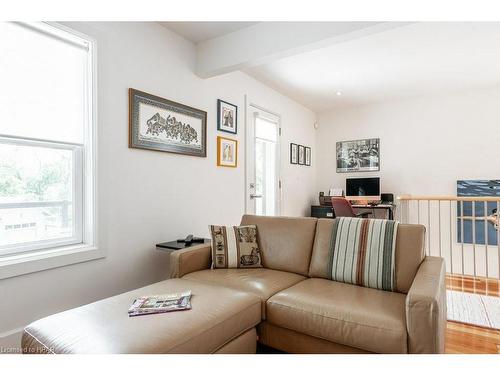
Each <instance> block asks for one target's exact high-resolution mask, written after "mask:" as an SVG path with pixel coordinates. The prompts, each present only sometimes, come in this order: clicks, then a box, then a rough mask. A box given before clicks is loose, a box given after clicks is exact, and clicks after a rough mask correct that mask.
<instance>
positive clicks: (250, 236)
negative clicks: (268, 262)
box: [209, 225, 262, 268]
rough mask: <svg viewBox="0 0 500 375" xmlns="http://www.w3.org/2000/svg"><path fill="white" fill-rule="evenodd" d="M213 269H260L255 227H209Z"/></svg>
mask: <svg viewBox="0 0 500 375" xmlns="http://www.w3.org/2000/svg"><path fill="white" fill-rule="evenodd" d="M209 229H210V233H211V235H212V265H213V268H259V267H262V265H261V260H260V250H259V245H258V243H257V227H256V226H255V225H242V226H239V227H224V226H219V225H210V226H209Z"/></svg>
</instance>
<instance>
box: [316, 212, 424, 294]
mask: <svg viewBox="0 0 500 375" xmlns="http://www.w3.org/2000/svg"><path fill="white" fill-rule="evenodd" d="M333 222H334V221H333V220H331V219H319V220H318V223H317V226H316V236H315V240H314V247H313V253H312V258H311V266H310V268H309V276H310V277H321V278H324V279H329V278H330V276H329V275H328V260H329V257H330V253H329V251H330V241H331V237H332V228H333ZM424 245H425V227H424V226H423V225H415V224H399V226H398V233H397V237H396V254H395V258H396V259H395V275H396V280H395V281H396V285H395V287H394V290H395V291H396V292H400V293H408V290H409V289H410V287H411V284H412V282H413V279H414V278H415V275H416V273H417V270H418V267H419V266H420V263H422V261H423V260H424V257H425V248H424Z"/></svg>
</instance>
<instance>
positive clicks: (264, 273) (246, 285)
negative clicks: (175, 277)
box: [183, 268, 305, 319]
mask: <svg viewBox="0 0 500 375" xmlns="http://www.w3.org/2000/svg"><path fill="white" fill-rule="evenodd" d="M183 279H187V280H193V281H198V282H202V283H205V284H212V285H223V286H225V287H228V288H232V289H237V290H241V291H244V292H248V293H252V294H254V295H256V296H258V297H259V298H260V299H261V301H262V319H265V316H266V301H267V300H268V299H269V297H271V296H272V295H274V294H276V293H278V292H280V291H282V290H283V289H286V288H289V287H291V286H292V285H295V284H297V283H298V282H300V281H302V280H305V277H304V276H301V275H297V274H295V273H290V272H283V271H275V270H270V269H267V268H253V269H212V270H203V271H197V272H192V273H189V274H187V275H185V276H184V277H183Z"/></svg>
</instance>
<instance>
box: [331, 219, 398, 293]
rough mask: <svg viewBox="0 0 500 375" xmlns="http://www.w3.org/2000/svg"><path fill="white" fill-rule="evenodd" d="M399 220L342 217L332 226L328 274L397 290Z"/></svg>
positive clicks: (364, 284) (362, 283) (336, 278)
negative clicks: (396, 270) (396, 266)
mask: <svg viewBox="0 0 500 375" xmlns="http://www.w3.org/2000/svg"><path fill="white" fill-rule="evenodd" d="M397 230H398V222H397V221H393V220H380V219H359V218H351V217H340V218H337V219H335V221H334V223H333V227H332V236H331V241H330V249H329V250H330V251H329V259H328V276H329V277H330V278H331V279H332V280H335V281H340V282H343V283H349V284H355V285H361V286H365V287H368V288H374V289H381V290H387V291H394V289H395V287H396V286H395V253H396V236H397Z"/></svg>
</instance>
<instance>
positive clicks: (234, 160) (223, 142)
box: [217, 136, 238, 168]
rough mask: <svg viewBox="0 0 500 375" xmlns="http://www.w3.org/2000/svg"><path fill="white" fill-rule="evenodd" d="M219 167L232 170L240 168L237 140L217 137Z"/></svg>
mask: <svg viewBox="0 0 500 375" xmlns="http://www.w3.org/2000/svg"><path fill="white" fill-rule="evenodd" d="M217 165H218V166H219V167H231V168H236V167H237V166H238V141H237V140H236V139H230V138H225V137H221V136H218V137H217Z"/></svg>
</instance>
